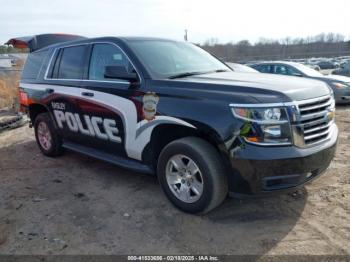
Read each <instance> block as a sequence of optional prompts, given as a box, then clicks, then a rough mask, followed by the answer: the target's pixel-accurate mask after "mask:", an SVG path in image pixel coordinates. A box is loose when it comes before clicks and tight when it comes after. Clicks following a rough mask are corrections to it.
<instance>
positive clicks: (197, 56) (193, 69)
mask: <svg viewBox="0 0 350 262" xmlns="http://www.w3.org/2000/svg"><path fill="white" fill-rule="evenodd" d="M130 46H131V48H132V49H133V51H134V52H135V53H136V55H137V56H138V57H139V59H140V60H141V62H142V64H143V65H144V66H145V67H146V69H147V70H148V71H149V73H150V74H151V76H152V77H154V78H169V77H170V78H171V77H174V76H181V75H182V74H184V76H185V75H186V74H188V75H190V74H193V75H195V74H204V73H209V72H215V71H232V70H231V69H230V68H229V67H227V66H226V65H225V64H224V63H222V62H221V61H219V60H218V59H216V58H215V57H213V56H212V55H210V54H209V53H207V52H206V51H204V50H203V49H201V48H199V47H197V46H195V45H193V44H189V43H185V42H175V41H167V40H131V41H130Z"/></svg>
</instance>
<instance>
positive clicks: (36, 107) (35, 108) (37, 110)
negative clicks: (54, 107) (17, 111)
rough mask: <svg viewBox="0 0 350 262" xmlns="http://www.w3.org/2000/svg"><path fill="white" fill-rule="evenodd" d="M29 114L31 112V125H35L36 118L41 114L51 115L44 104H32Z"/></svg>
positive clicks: (29, 107)
mask: <svg viewBox="0 0 350 262" xmlns="http://www.w3.org/2000/svg"><path fill="white" fill-rule="evenodd" d="M28 112H29V118H30V121H31V123H33V124H34V122H35V118H36V117H37V116H38V115H39V114H41V113H49V114H50V111H49V109H48V108H47V107H46V106H45V105H43V104H39V103H33V104H30V105H29V106H28Z"/></svg>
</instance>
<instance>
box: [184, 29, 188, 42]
mask: <svg viewBox="0 0 350 262" xmlns="http://www.w3.org/2000/svg"><path fill="white" fill-rule="evenodd" d="M184 39H185V41H186V42H187V29H185V35H184Z"/></svg>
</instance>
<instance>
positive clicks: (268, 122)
mask: <svg viewBox="0 0 350 262" xmlns="http://www.w3.org/2000/svg"><path fill="white" fill-rule="evenodd" d="M232 112H233V114H234V116H235V117H237V118H239V119H242V120H244V121H245V122H244V124H243V126H242V128H241V133H240V135H241V137H243V138H244V139H245V140H246V141H247V142H251V143H255V144H261V145H287V144H288V145H289V144H291V142H292V138H291V128H290V124H289V119H288V114H287V110H286V108H284V107H271V108H250V107H233V108H232Z"/></svg>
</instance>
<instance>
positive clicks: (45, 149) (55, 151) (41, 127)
mask: <svg viewBox="0 0 350 262" xmlns="http://www.w3.org/2000/svg"><path fill="white" fill-rule="evenodd" d="M45 127H46V128H47V132H48V133H47V134H48V136H44V137H45V139H46V141H49V143H46V144H45V142H44V140H43V139H42V137H43V135H41V134H40V133H42V132H43V131H44V133H45V134H46V129H45ZM34 132H35V139H36V142H37V144H38V146H39V148H40V150H41V152H42V153H43V154H44V155H45V156H49V157H54V156H58V155H61V154H62V151H63V150H62V141H61V139H60V137H59V136H58V134H57V132H56V131H55V128H54V125H53V122H52V120H51V117H50V115H49V114H48V113H41V114H39V115H38V116H37V117H36V118H35V120H34Z"/></svg>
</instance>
